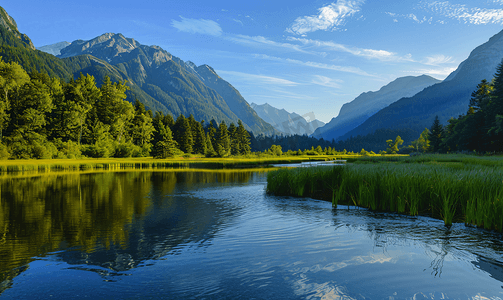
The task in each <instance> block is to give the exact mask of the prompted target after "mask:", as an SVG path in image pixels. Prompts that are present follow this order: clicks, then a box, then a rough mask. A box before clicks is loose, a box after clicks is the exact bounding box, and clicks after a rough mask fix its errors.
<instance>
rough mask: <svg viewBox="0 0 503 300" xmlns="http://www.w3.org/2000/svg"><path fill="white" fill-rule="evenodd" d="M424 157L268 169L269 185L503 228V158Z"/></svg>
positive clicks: (299, 193) (297, 193) (338, 201)
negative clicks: (336, 165) (275, 169)
mask: <svg viewBox="0 0 503 300" xmlns="http://www.w3.org/2000/svg"><path fill="white" fill-rule="evenodd" d="M422 159H423V160H424V161H421V158H414V157H411V158H410V159H409V158H398V160H396V159H394V160H391V162H390V160H389V159H384V158H383V159H381V160H379V161H374V162H373V161H371V160H370V159H367V158H365V159H364V160H362V161H360V162H359V163H357V164H350V165H347V166H342V167H317V168H298V169H280V170H277V171H273V172H270V173H269V174H268V180H267V182H268V183H267V190H268V191H269V192H271V193H273V194H276V195H292V196H300V197H312V198H316V199H323V200H329V201H332V203H333V204H334V205H338V204H344V205H355V206H359V207H365V208H369V209H372V210H379V211H391V212H398V213H403V214H409V215H412V216H415V215H419V214H421V215H429V216H431V217H434V218H438V219H442V220H444V222H445V224H446V225H450V224H452V223H453V222H464V223H466V224H473V225H476V226H479V227H483V228H486V229H491V230H497V231H502V229H503V183H502V179H503V167H501V161H502V158H494V157H493V158H481V157H480V158H479V157H468V156H449V155H445V156H437V157H434V156H430V157H429V158H428V157H423V158H422Z"/></svg>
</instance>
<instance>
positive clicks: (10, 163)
mask: <svg viewBox="0 0 503 300" xmlns="http://www.w3.org/2000/svg"><path fill="white" fill-rule="evenodd" d="M333 159H335V157H331V156H320V157H302V156H301V157H275V158H199V157H192V158H173V159H162V160H160V159H152V158H121V159H113V158H107V159H41V160H35V159H32V160H4V161H0V174H12V173H19V172H38V173H47V172H62V171H64V172H68V171H70V172H73V171H93V170H99V171H102V170H107V171H108V170H110V171H120V170H131V169H137V170H156V169H239V168H257V167H269V166H270V165H272V164H281V163H298V162H302V161H309V160H313V161H316V160H321V161H324V160H333Z"/></svg>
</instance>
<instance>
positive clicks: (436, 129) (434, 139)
mask: <svg viewBox="0 0 503 300" xmlns="http://www.w3.org/2000/svg"><path fill="white" fill-rule="evenodd" d="M443 137H444V127H443V126H442V124H440V120H439V119H438V116H435V120H434V121H433V124H432V125H431V128H430V133H429V134H428V140H429V141H430V149H429V151H430V152H433V153H436V152H438V151H440V145H441V143H442V138H443Z"/></svg>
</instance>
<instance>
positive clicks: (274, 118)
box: [251, 103, 325, 135]
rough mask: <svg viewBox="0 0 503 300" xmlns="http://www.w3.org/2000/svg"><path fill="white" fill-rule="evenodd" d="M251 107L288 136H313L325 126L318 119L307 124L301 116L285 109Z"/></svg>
mask: <svg viewBox="0 0 503 300" xmlns="http://www.w3.org/2000/svg"><path fill="white" fill-rule="evenodd" d="M251 107H252V108H253V109H254V110H255V111H256V112H257V114H258V115H259V117H261V118H262V119H263V120H264V121H266V122H267V123H269V124H271V125H272V126H273V127H274V128H275V129H277V130H278V131H280V132H282V133H284V134H286V135H295V134H298V135H304V134H306V135H311V134H312V133H313V132H314V131H315V130H316V129H317V128H318V127H320V126H323V125H325V123H323V122H322V121H319V120H316V119H313V120H311V121H309V122H307V121H306V119H304V118H303V117H302V116H300V115H299V114H296V113H294V112H292V113H289V112H287V111H286V110H285V109H277V108H275V107H273V106H271V105H269V104H267V103H265V104H262V105H258V104H255V103H252V104H251ZM308 117H309V115H308Z"/></svg>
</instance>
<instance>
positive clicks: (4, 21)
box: [0, 7, 35, 50]
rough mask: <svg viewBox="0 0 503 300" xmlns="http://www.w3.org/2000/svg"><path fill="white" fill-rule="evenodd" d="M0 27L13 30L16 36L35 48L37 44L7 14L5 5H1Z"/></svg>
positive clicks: (31, 47)
mask: <svg viewBox="0 0 503 300" xmlns="http://www.w3.org/2000/svg"><path fill="white" fill-rule="evenodd" d="M0 27H3V28H5V29H6V30H7V31H9V32H11V33H12V34H13V35H14V36H15V37H16V38H18V39H20V40H21V41H23V42H24V43H26V45H27V46H28V47H29V48H30V49H33V50H35V46H34V45H33V43H32V41H31V40H30V38H29V37H28V36H27V35H26V34H22V33H21V32H19V30H18V28H17V24H16V21H14V19H13V18H12V17H11V16H9V14H7V12H6V11H5V9H3V7H0Z"/></svg>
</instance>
